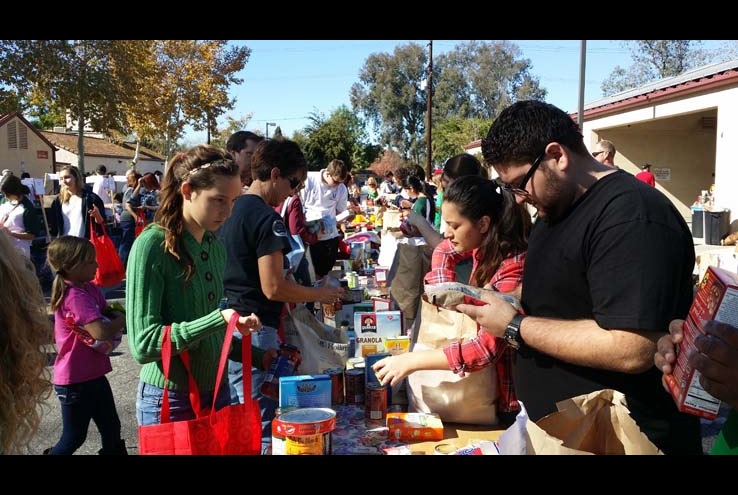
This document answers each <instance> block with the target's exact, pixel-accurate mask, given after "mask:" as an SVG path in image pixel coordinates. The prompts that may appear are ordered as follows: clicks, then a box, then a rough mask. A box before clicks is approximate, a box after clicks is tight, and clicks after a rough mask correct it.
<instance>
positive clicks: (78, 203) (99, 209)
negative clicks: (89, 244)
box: [49, 165, 105, 239]
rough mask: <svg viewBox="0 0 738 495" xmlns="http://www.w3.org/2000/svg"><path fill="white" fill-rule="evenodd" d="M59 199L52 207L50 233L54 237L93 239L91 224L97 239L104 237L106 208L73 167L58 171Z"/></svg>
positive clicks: (55, 200)
mask: <svg viewBox="0 0 738 495" xmlns="http://www.w3.org/2000/svg"><path fill="white" fill-rule="evenodd" d="M59 183H60V184H61V190H60V192H59V195H58V196H57V197H56V198H55V199H54V201H53V202H52V203H51V218H50V220H51V221H50V224H51V225H49V230H50V231H51V232H50V233H51V236H52V237H58V236H62V235H73V236H76V237H85V238H87V239H89V238H90V228H91V226H92V223H91V222H92V221H93V220H94V222H95V223H96V224H97V225H98V227H95V229H96V233H97V235H102V227H99V226H100V225H104V224H105V205H104V204H103V201H102V199H100V196H98V195H97V194H95V193H94V192H92V191H90V190H89V189H87V188H85V182H84V178H83V177H82V173H81V172H80V171H79V169H78V168H77V167H75V166H74V165H64V166H63V167H62V168H61V170H59Z"/></svg>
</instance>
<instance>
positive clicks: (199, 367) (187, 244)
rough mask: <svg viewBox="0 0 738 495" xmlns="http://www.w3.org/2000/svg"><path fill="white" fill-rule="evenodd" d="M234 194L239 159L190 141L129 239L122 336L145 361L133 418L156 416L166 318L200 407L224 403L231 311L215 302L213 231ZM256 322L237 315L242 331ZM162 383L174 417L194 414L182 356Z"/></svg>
mask: <svg viewBox="0 0 738 495" xmlns="http://www.w3.org/2000/svg"><path fill="white" fill-rule="evenodd" d="M240 195H241V180H240V178H239V174H238V165H236V164H235V163H234V162H233V161H231V160H230V158H228V156H227V154H226V153H225V151H224V150H221V149H219V148H215V147H212V146H207V145H200V146H196V147H194V148H192V149H190V150H189V151H187V152H186V153H179V154H177V155H176V156H175V157H174V158H172V160H171V161H170V162H169V164H168V165H167V169H166V174H165V176H164V179H163V180H162V189H161V197H160V198H161V201H160V205H159V209H158V210H157V212H156V217H155V219H154V223H152V224H150V225H149V226H148V227H147V228H146V229H145V230H144V232H142V233H141V235H140V236H139V237H138V238H137V239H136V241H135V242H134V244H133V248H132V249H131V253H130V256H129V259H128V267H127V271H126V310H127V311H126V326H127V329H128V343H129V346H130V349H131V354H132V355H133V357H134V358H135V359H136V360H137V361H138V362H139V363H141V364H143V367H142V368H141V374H140V380H139V384H138V393H137V396H136V418H137V420H138V424H139V425H142V426H143V425H150V424H157V423H159V422H160V414H161V399H162V397H163V393H164V388H163V387H164V375H163V372H162V361H161V343H162V335H163V330H164V327H165V326H166V325H171V338H172V345H173V350H174V354H175V355H177V354H179V353H180V352H182V351H185V350H187V351H189V355H190V362H191V370H192V374H193V376H194V378H195V381H196V382H197V386H198V388H199V390H200V397H201V402H202V407H203V408H206V407H210V406H212V405H213V402H214V403H215V409H220V408H221V407H223V406H225V405H227V404H228V403H229V400H230V398H229V391H228V384H227V383H223V384H222V386H221V389H220V390H218V391H217V393H216V391H214V390H213V389H214V388H215V378H216V372H217V369H218V361H219V357H220V349H221V347H222V345H223V337H224V332H225V329H226V323H227V321H228V320H229V318H230V317H231V315H232V314H233V313H234V312H235V311H234V310H233V309H224V310H221V309H220V308H219V303H220V300H221V298H222V297H223V272H224V269H225V257H226V255H225V249H224V248H223V245H222V244H221V242H220V241H219V240H218V239H217V238H216V237H215V235H214V234H213V231H215V230H217V229H218V228H219V227H220V226H221V225H222V224H223V222H224V221H225V219H226V218H228V216H229V215H230V214H231V208H232V207H233V202H234V201H235V199H236V198H237V197H239V196H240ZM260 327H261V322H260V320H259V318H258V317H257V316H256V315H254V314H253V313H252V314H251V315H250V316H242V317H240V318H239V320H238V330H239V331H240V332H242V333H243V332H249V331H254V330H258V329H259V328H260ZM254 355H255V356H256V355H257V353H256V352H255V353H254ZM263 357H264V354H263V353H258V356H256V357H255V360H256V359H259V362H260V363H261V359H262V358H263ZM167 388H168V389H169V403H170V409H171V419H172V421H179V420H186V419H192V418H194V417H195V415H194V412H193V410H192V406H191V404H190V399H189V396H188V386H187V373H186V371H185V369H184V366H183V364H182V362H181V360H180V359H174V360H173V361H172V367H171V370H170V376H169V382H168V384H167ZM214 396H215V399H213V397H214Z"/></svg>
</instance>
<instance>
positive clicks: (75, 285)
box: [44, 235, 127, 455]
mask: <svg viewBox="0 0 738 495" xmlns="http://www.w3.org/2000/svg"><path fill="white" fill-rule="evenodd" d="M47 262H48V264H49V266H51V268H52V269H53V270H54V271H55V272H56V278H55V279H54V284H53V286H52V289H51V308H52V309H53V310H54V337H55V339H56V347H57V356H56V361H55V362H54V391H55V392H56V395H57V397H58V398H59V402H60V403H61V412H62V436H61V439H60V440H59V441H58V442H57V443H56V445H54V446H53V447H51V448H50V449H46V450H45V451H44V454H51V455H64V454H67V455H70V454H73V453H74V452H75V451H76V450H77V449H78V448H79V447H80V446H82V444H83V443H84V442H85V439H86V438H87V429H88V427H89V426H90V420H94V421H95V425H97V429H98V431H99V432H100V437H101V440H102V449H101V450H100V451H99V452H98V454H121V455H125V454H127V451H126V445H125V442H124V441H123V439H121V436H120V432H121V424H120V419H119V418H118V412H117V410H116V408H115V400H114V398H113V391H112V389H111V388H110V383H109V382H108V379H107V378H106V377H105V375H106V374H107V373H110V372H111V371H112V370H113V367H112V365H111V363H110V357H109V353H110V351H111V350H112V349H114V348H115V347H116V346H117V345H118V344H119V343H120V338H121V332H122V329H123V327H124V326H125V314H124V313H123V312H121V311H116V310H112V309H111V308H109V307H108V304H107V301H106V300H105V296H104V295H103V293H102V291H100V289H99V288H98V287H97V286H96V285H95V284H93V283H92V282H91V280H92V279H93V278H94V277H95V271H96V270H97V261H96V260H95V247H94V246H93V245H92V243H91V242H90V241H88V240H87V239H85V238H83V237H74V236H69V235H66V236H61V237H59V238H57V239H54V240H53V241H52V242H51V243H50V244H49V247H48V249H47Z"/></svg>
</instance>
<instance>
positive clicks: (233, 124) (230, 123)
mask: <svg viewBox="0 0 738 495" xmlns="http://www.w3.org/2000/svg"><path fill="white" fill-rule="evenodd" d="M252 116H253V114H251V113H249V114H247V115H244V116H243V117H241V118H239V119H235V118H233V117H231V116H226V124H225V126H224V127H222V128H219V129H218V131H217V132H216V133H215V136H214V137H213V138H212V140H211V141H210V144H212V145H213V146H218V147H220V148H223V149H225V147H226V143H227V142H228V138H229V137H231V134H233V133H234V132H236V131H240V130H244V129H246V126H247V125H248V123H249V121H250V120H251V117H252ZM193 144H196V143H193Z"/></svg>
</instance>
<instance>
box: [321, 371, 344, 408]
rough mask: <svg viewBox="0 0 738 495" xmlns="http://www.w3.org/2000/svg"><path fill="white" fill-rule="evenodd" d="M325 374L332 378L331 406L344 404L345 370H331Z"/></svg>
mask: <svg viewBox="0 0 738 495" xmlns="http://www.w3.org/2000/svg"><path fill="white" fill-rule="evenodd" d="M325 374H326V375H328V376H330V377H331V404H343V403H344V400H345V397H344V391H343V370H342V369H341V368H330V369H327V370H325Z"/></svg>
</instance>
